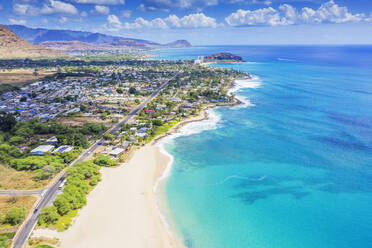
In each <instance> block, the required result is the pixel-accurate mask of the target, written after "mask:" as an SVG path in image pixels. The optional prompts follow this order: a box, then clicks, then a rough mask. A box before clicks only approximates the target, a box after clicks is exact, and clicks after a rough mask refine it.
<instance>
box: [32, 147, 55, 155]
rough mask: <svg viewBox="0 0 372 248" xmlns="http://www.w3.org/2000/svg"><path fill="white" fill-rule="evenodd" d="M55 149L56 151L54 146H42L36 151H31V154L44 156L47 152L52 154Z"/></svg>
mask: <svg viewBox="0 0 372 248" xmlns="http://www.w3.org/2000/svg"><path fill="white" fill-rule="evenodd" d="M53 149H54V146H52V145H42V146H38V147H36V148H35V149H33V150H32V151H31V154H32V155H39V156H43V155H44V154H45V153H47V152H52V151H53Z"/></svg>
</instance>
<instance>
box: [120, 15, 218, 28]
mask: <svg viewBox="0 0 372 248" xmlns="http://www.w3.org/2000/svg"><path fill="white" fill-rule="evenodd" d="M221 25H222V24H217V22H216V19H214V18H212V17H208V16H206V15H204V14H203V13H198V14H190V15H187V16H184V17H182V18H179V17H178V16H176V15H169V16H168V17H167V18H164V19H162V18H156V19H153V20H151V21H148V20H145V19H143V18H142V17H139V18H137V19H136V20H135V21H134V22H132V23H128V22H127V23H125V24H124V28H125V29H143V28H153V29H167V28H216V27H218V26H221Z"/></svg>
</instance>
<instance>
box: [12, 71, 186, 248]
mask: <svg viewBox="0 0 372 248" xmlns="http://www.w3.org/2000/svg"><path fill="white" fill-rule="evenodd" d="M180 73H181V72H178V73H177V74H176V75H175V76H173V77H172V78H171V79H169V80H167V81H166V82H164V83H163V84H162V85H161V86H160V87H159V89H157V90H156V91H155V92H154V93H152V94H151V96H149V97H148V98H147V99H146V100H145V101H144V102H143V103H142V104H140V105H139V106H138V107H137V108H136V109H135V110H133V111H132V112H131V113H130V114H129V115H128V116H127V117H126V118H125V119H124V120H122V121H121V122H119V123H118V124H117V125H116V126H115V127H114V128H112V129H111V130H110V131H109V133H110V134H114V133H115V132H117V131H119V130H120V128H121V126H122V125H123V124H125V123H127V122H128V121H129V120H130V119H132V118H133V116H135V115H136V114H137V113H138V112H139V111H141V110H142V109H143V108H144V107H145V106H146V105H147V104H148V103H149V102H150V101H151V100H153V99H154V98H155V97H156V96H157V95H158V94H159V92H160V91H162V90H163V89H164V88H165V87H167V86H168V84H169V81H171V80H172V79H174V78H176V77H177V76H178V75H179V74H180ZM103 142H104V139H103V138H101V139H100V140H98V141H97V142H96V143H95V144H94V145H93V146H91V147H90V148H89V149H88V150H86V151H85V152H84V153H83V154H82V155H81V156H80V157H79V158H78V159H77V160H75V161H74V162H72V163H71V166H73V165H75V164H77V163H80V162H82V161H84V160H85V159H87V158H88V157H89V156H90V155H91V154H92V153H94V151H95V150H96V149H97V148H98V147H99V146H100V145H102V144H103ZM65 177H66V174H65V173H63V174H62V175H60V176H59V177H58V178H57V179H56V181H55V182H54V183H53V184H52V186H50V187H49V188H48V189H46V191H45V193H44V194H42V196H41V199H40V201H39V203H38V204H37V206H36V208H35V209H34V211H33V213H32V214H31V215H30V217H29V218H28V219H27V220H25V221H24V223H23V225H22V226H21V227H20V228H19V230H18V232H17V234H16V235H15V236H14V239H13V246H12V247H13V248H22V247H23V246H24V244H25V243H26V241H27V239H28V238H29V236H30V234H31V232H32V230H33V229H34V228H35V226H36V224H37V221H38V218H39V215H40V210H41V209H42V208H43V207H45V206H48V205H49V204H51V203H52V201H53V200H54V198H55V196H56V195H57V193H58V187H59V185H60V184H61V183H62V181H63V180H64V179H65Z"/></svg>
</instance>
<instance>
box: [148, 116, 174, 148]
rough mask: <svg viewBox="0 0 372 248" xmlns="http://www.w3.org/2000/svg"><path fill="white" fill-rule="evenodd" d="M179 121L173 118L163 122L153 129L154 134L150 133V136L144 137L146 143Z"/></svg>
mask: <svg viewBox="0 0 372 248" xmlns="http://www.w3.org/2000/svg"><path fill="white" fill-rule="evenodd" d="M179 122H180V121H178V120H173V121H169V122H167V123H165V124H163V125H162V126H160V127H157V128H156V129H155V130H154V134H153V135H150V136H148V137H147V138H146V143H148V142H150V141H151V140H152V139H154V138H156V137H159V136H160V135H163V134H165V133H167V132H168V131H169V129H171V128H172V127H174V126H175V125H176V124H177V123H179Z"/></svg>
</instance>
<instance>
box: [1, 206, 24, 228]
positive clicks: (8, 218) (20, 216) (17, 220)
mask: <svg viewBox="0 0 372 248" xmlns="http://www.w3.org/2000/svg"><path fill="white" fill-rule="evenodd" d="M25 215H26V209H25V208H24V207H13V208H11V209H10V210H9V212H8V213H7V214H6V215H5V222H6V223H8V224H10V225H12V226H15V225H18V224H21V223H22V221H23V220H24V218H25Z"/></svg>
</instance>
